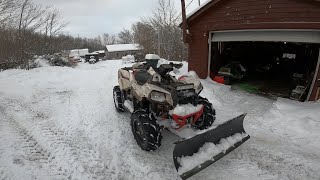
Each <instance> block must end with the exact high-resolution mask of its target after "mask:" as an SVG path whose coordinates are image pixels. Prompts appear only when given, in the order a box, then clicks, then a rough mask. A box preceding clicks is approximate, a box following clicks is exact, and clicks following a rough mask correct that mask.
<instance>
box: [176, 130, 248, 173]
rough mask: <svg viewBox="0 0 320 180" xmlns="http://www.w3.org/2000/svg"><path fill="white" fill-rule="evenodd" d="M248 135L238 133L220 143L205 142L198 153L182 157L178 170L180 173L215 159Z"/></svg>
mask: <svg viewBox="0 0 320 180" xmlns="http://www.w3.org/2000/svg"><path fill="white" fill-rule="evenodd" d="M247 136H248V134H245V133H242V134H240V133H237V134H235V135H233V136H229V137H227V138H225V139H221V140H220V142H219V144H214V143H206V144H204V145H203V146H202V147H201V148H200V149H199V151H198V152H197V153H194V154H193V155H192V156H186V157H182V158H180V159H179V160H178V161H180V165H181V167H180V168H179V170H178V173H179V174H183V173H185V172H187V171H189V170H192V169H193V168H195V167H197V166H199V165H200V164H202V163H204V162H206V161H209V160H214V159H213V157H214V156H216V155H218V154H220V153H222V152H223V153H225V152H226V151H227V150H228V149H229V148H230V147H232V146H234V145H235V144H236V143H237V142H240V141H241V140H242V139H243V138H245V137H247Z"/></svg>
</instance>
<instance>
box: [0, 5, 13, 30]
mask: <svg viewBox="0 0 320 180" xmlns="http://www.w3.org/2000/svg"><path fill="white" fill-rule="evenodd" d="M16 5H17V3H16V1H12V0H0V26H3V25H4V24H6V23H7V21H9V20H10V19H11V18H12V12H13V11H14V9H15V8H16Z"/></svg>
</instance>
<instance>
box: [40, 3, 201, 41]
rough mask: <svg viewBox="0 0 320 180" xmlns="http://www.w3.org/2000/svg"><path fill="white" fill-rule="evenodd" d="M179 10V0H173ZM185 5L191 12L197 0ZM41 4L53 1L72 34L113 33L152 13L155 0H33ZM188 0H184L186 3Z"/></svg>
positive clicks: (67, 31)
mask: <svg viewBox="0 0 320 180" xmlns="http://www.w3.org/2000/svg"><path fill="white" fill-rule="evenodd" d="M173 1H174V2H175V5H176V9H177V10H178V11H179V12H180V11H181V5H180V3H181V2H180V0H173ZM193 1H194V2H192V3H191V5H190V6H189V7H188V9H187V11H188V12H190V11H191V10H193V9H194V8H195V6H197V4H198V0H193ZM202 1H205V0H202ZM34 2H36V3H39V4H43V5H52V6H53V7H55V8H57V9H59V10H60V12H61V13H62V15H63V17H64V19H65V20H66V21H67V22H69V24H68V26H67V28H66V29H65V30H64V31H65V32H66V33H69V34H70V35H73V36H78V35H79V36H81V37H95V36H98V35H101V34H103V33H111V34H116V33H118V32H119V31H121V30H122V29H123V28H130V27H131V24H133V23H134V22H136V21H138V20H139V19H140V18H141V17H148V16H151V15H152V10H153V9H155V8H156V7H157V5H158V0H34ZM189 2H191V0H186V4H188V3H189Z"/></svg>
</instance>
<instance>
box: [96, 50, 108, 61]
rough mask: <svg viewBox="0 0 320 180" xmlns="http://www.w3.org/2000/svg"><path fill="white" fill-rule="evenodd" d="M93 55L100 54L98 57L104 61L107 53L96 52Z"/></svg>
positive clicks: (102, 51)
mask: <svg viewBox="0 0 320 180" xmlns="http://www.w3.org/2000/svg"><path fill="white" fill-rule="evenodd" d="M93 53H97V54H99V55H98V56H99V58H100V59H103V58H105V56H106V51H105V50H99V51H94V52H93Z"/></svg>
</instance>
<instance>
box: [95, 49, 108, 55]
mask: <svg viewBox="0 0 320 180" xmlns="http://www.w3.org/2000/svg"><path fill="white" fill-rule="evenodd" d="M94 53H98V54H104V53H106V51H105V50H99V51H95V52H94Z"/></svg>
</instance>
